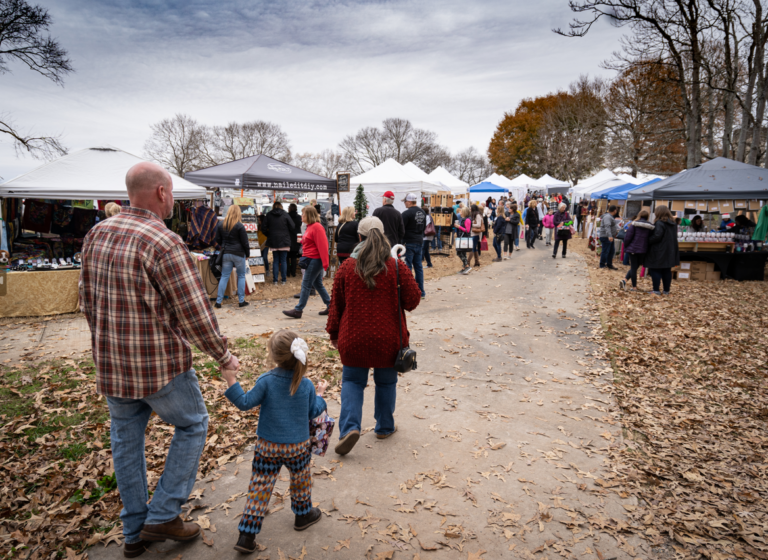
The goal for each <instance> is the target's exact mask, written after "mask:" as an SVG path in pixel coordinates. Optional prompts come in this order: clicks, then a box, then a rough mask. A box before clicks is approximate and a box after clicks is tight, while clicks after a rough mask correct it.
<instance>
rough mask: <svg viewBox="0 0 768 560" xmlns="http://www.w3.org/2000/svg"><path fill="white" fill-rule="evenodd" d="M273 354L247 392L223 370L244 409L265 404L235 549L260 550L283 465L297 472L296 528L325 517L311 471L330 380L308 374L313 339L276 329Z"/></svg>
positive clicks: (233, 374)
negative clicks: (314, 428)
mask: <svg viewBox="0 0 768 560" xmlns="http://www.w3.org/2000/svg"><path fill="white" fill-rule="evenodd" d="M267 349H268V351H269V356H270V358H271V359H272V360H273V361H274V362H275V363H276V364H277V367H276V368H275V369H273V370H271V371H268V372H266V373H263V374H262V375H261V376H260V377H259V379H258V380H257V381H256V384H255V385H254V386H253V388H252V389H251V390H250V391H248V392H247V393H246V392H245V391H243V388H242V387H241V386H240V383H238V382H237V379H236V375H237V374H236V372H235V371H234V370H233V371H230V370H223V372H222V377H224V379H225V380H226V382H227V384H228V385H229V389H227V392H226V393H224V396H226V397H227V399H229V400H230V401H231V402H232V404H234V405H235V406H236V407H237V408H239V409H240V410H250V409H252V408H255V407H257V406H261V410H260V412H259V425H258V428H257V430H256V435H258V439H257V440H256V445H255V449H254V455H253V472H252V474H251V483H250V485H249V487H248V496H247V498H246V502H245V508H244V510H243V516H242V518H241V519H240V524H239V525H238V530H239V531H240V537H239V539H238V541H237V544H236V545H235V550H237V551H239V552H244V553H246V554H248V553H251V552H254V551H255V550H256V535H257V534H258V533H259V532H260V531H261V524H262V521H263V520H264V516H265V515H266V513H267V508H268V506H269V499H270V497H271V496H272V489H273V488H274V487H275V481H276V479H277V475H278V473H279V472H280V469H281V468H282V467H283V466H286V467H287V468H288V470H289V471H290V473H291V510H293V513H294V515H295V516H296V517H295V521H294V525H293V528H294V529H295V530H297V531H303V530H304V529H306V528H307V527H309V526H311V525H314V524H315V523H317V522H318V521H320V517H321V514H320V510H319V509H318V508H316V507H312V473H311V472H310V470H309V465H310V459H311V457H312V455H311V451H310V436H309V422H310V420H312V419H313V418H317V417H318V416H320V415H321V414H322V413H323V412H324V411H325V410H326V404H325V400H323V394H324V393H325V389H326V388H327V387H328V384H327V383H326V382H325V381H322V382H320V383H319V384H318V387H317V393H315V386H314V385H313V384H312V382H311V381H310V380H309V379H307V378H306V377H304V374H305V373H306V371H307V355H308V354H309V347H308V346H307V343H306V342H305V341H304V340H303V339H301V338H299V336H298V335H297V334H296V333H295V332H293V331H290V330H287V329H283V330H280V331H277V332H276V333H274V334H273V335H272V336H271V337H270V339H269V342H268V343H267Z"/></svg>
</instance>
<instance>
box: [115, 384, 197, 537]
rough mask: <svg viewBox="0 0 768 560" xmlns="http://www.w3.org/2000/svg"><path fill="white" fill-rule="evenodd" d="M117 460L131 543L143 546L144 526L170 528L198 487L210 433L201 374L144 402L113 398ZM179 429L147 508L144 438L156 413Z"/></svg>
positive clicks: (123, 514)
mask: <svg viewBox="0 0 768 560" xmlns="http://www.w3.org/2000/svg"><path fill="white" fill-rule="evenodd" d="M107 404H108V405H109V417H110V419H111V421H112V424H111V434H110V435H111V439H112V460H113V461H114V464H115V475H116V477H117V487H118V489H119V490H120V499H121V500H122V501H123V510H122V511H121V512H120V518H121V519H122V520H123V535H125V542H126V543H135V542H138V541H139V540H141V539H140V538H139V534H140V533H141V527H142V525H144V524H145V523H146V524H149V525H155V524H159V523H166V522H167V521H172V520H173V519H175V518H176V516H177V515H179V513H181V506H182V505H183V504H184V503H185V502H186V501H187V499H188V498H189V494H190V492H192V488H193V487H194V485H195V478H196V477H197V468H198V465H199V463H200V455H201V454H202V453H203V448H204V447H205V436H206V434H207V433H208V411H207V410H206V408H205V401H204V400H203V395H202V393H200V386H199V385H198V383H197V376H196V375H195V370H193V369H191V370H189V371H187V372H185V373H182V374H180V375H177V376H176V377H175V378H173V380H172V381H171V382H169V383H168V384H167V385H166V386H165V387H163V388H162V389H160V390H159V391H158V392H156V393H154V394H152V395H150V396H148V397H144V398H143V399H123V398H118V397H107ZM153 411H154V412H155V413H157V415H158V416H159V417H160V418H161V419H162V420H163V421H165V422H167V423H169V424H172V425H174V426H176V431H175V432H174V434H173V440H172V441H171V446H170V449H168V456H167V457H166V459H165V468H164V469H163V475H162V476H161V477H160V481H159V482H158V483H157V488H155V493H154V494H153V495H152V502H150V504H149V505H147V500H149V493H148V491H147V463H146V457H145V455H144V445H145V443H144V432H145V430H146V429H147V422H148V421H149V417H150V415H151V414H152V412H153Z"/></svg>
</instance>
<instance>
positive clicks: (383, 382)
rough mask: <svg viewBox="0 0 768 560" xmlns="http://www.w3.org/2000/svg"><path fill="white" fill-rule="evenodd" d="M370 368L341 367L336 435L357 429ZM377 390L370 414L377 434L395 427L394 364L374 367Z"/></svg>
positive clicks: (344, 434) (395, 387)
mask: <svg viewBox="0 0 768 560" xmlns="http://www.w3.org/2000/svg"><path fill="white" fill-rule="evenodd" d="M368 371H369V368H364V367H350V366H344V367H343V368H342V370H341V412H340V413H339V439H342V438H343V437H344V436H346V435H347V434H348V433H349V432H350V431H352V430H357V431H360V426H361V424H362V421H363V395H364V392H365V387H366V385H367V384H368ZM373 382H374V383H375V384H376V394H375V397H374V400H373V403H374V404H373V406H374V408H373V417H374V418H375V419H376V433H377V434H382V435H385V434H391V433H392V432H394V431H395V417H394V413H395V401H396V399H397V372H396V371H395V368H373Z"/></svg>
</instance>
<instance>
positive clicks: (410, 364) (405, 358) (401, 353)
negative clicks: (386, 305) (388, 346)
mask: <svg viewBox="0 0 768 560" xmlns="http://www.w3.org/2000/svg"><path fill="white" fill-rule="evenodd" d="M395 270H397V328H398V330H399V331H400V350H398V352H397V358H395V371H397V372H398V373H405V372H408V371H411V370H412V369H416V367H417V364H416V351H415V350H411V348H410V347H409V346H403V321H402V318H403V311H402V309H401V307H400V266H399V264H398V259H395Z"/></svg>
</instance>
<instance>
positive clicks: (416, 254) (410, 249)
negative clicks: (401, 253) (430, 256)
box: [405, 243, 426, 297]
mask: <svg viewBox="0 0 768 560" xmlns="http://www.w3.org/2000/svg"><path fill="white" fill-rule="evenodd" d="M423 251H424V244H423V243H406V244H405V264H407V265H408V268H410V269H411V270H413V271H414V272H415V273H416V283H417V284H418V285H419V289H420V290H421V296H422V297H424V296H425V295H426V292H424V267H423V266H422V265H421V259H422V256H423Z"/></svg>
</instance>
